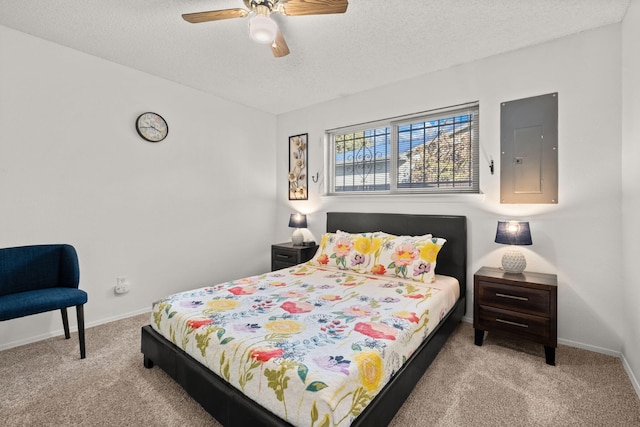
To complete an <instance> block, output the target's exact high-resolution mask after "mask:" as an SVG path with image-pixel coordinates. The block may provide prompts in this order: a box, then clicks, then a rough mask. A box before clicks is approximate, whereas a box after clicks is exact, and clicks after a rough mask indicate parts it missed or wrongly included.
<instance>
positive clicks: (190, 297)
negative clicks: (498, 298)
mask: <svg viewBox="0 0 640 427" xmlns="http://www.w3.org/2000/svg"><path fill="white" fill-rule="evenodd" d="M458 295H459V286H458V282H457V280H456V279H454V278H451V277H446V276H438V275H436V281H435V282H434V283H429V284H423V283H416V282H415V281H410V280H399V279H397V278H390V277H380V276H372V275H364V274H358V273H354V272H352V271H341V270H338V269H335V270H334V269H330V268H323V267H315V266H312V265H309V264H301V265H298V266H296V267H293V268H289V269H284V270H279V271H275V272H271V273H268V274H263V275H261V276H254V277H249V278H245V279H241V280H234V281H232V282H228V283H223V284H219V285H216V286H212V287H205V288H201V289H196V290H192V291H188V292H183V293H179V294H175V295H172V296H170V297H168V298H165V299H163V300H161V301H158V302H156V303H154V304H153V310H152V326H153V328H154V329H156V330H157V331H158V332H160V333H161V334H162V335H163V336H165V337H166V338H167V339H169V340H170V341H172V342H173V343H174V344H176V345H177V346H178V347H180V348H182V349H183V350H184V351H185V352H187V353H188V354H190V355H191V356H192V357H194V358H195V359H196V360H198V361H199V362H200V363H202V364H203V365H205V366H207V367H208V368H209V369H210V370H211V371H213V372H215V373H216V374H217V375H219V376H220V377H222V378H224V379H225V380H226V381H227V382H229V383H230V384H232V385H233V386H234V387H236V388H238V389H239V390H241V391H242V392H243V393H244V394H245V395H247V396H248V397H250V398H251V399H253V400H254V401H256V402H258V403H259V404H260V405H262V406H263V407H265V408H267V409H269V410H270V411H271V412H273V413H274V414H276V415H278V416H279V417H281V418H283V419H285V420H287V421H288V422H290V423H291V424H293V425H296V426H322V427H328V426H348V425H349V424H351V421H352V420H353V419H354V418H355V417H357V416H358V415H359V414H360V413H361V412H362V410H363V409H364V408H365V407H366V406H367V404H368V403H369V402H370V401H371V399H373V397H374V396H375V395H376V394H377V393H378V391H379V390H380V389H381V388H382V387H383V386H384V385H385V384H386V383H387V382H388V381H389V379H390V378H391V377H392V376H393V375H394V374H395V373H396V372H397V371H398V369H399V368H400V367H401V366H402V364H403V363H404V362H405V361H406V360H407V358H408V357H409V356H410V355H411V354H412V353H413V351H414V350H415V349H416V348H417V347H418V345H419V344H420V342H421V341H422V340H423V339H424V338H425V337H426V336H427V335H428V334H429V333H430V332H431V331H432V330H433V329H434V327H435V326H436V325H437V324H438V322H439V321H440V319H442V318H443V317H444V315H445V314H446V313H447V312H448V311H449V310H450V309H451V308H452V307H453V305H454V304H455V301H456V300H457V299H458Z"/></svg>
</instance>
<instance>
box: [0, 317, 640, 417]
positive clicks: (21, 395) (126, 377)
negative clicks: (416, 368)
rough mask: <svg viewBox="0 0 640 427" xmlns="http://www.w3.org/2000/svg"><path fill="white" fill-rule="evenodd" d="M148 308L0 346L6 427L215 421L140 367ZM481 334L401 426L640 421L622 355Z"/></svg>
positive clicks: (160, 376) (428, 381)
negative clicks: (82, 344)
mask: <svg viewBox="0 0 640 427" xmlns="http://www.w3.org/2000/svg"><path fill="white" fill-rule="evenodd" d="M148 317H149V316H148V315H141V316H136V317H132V318H129V319H125V320H120V321H117V322H113V323H110V324H107V325H102V326H97V327H94V328H90V329H88V330H87V359H85V360H80V359H79V352H78V344H77V335H76V334H72V337H71V340H65V339H64V338H63V337H57V338H52V339H48V340H45V341H40V342H37V343H33V344H29V345H26V346H22V347H18V348H13V349H9V350H5V351H2V352H0V424H1V425H3V426H67V425H75V426H219V424H218V423H217V422H216V421H215V420H214V419H213V418H211V417H210V416H209V415H208V414H207V413H206V412H205V411H204V410H203V409H202V408H201V407H200V406H199V405H198V404H197V403H195V402H194V401H193V400H192V399H191V398H190V397H189V396H188V395H186V393H184V392H183V391H182V389H181V388H180V387H179V386H177V385H176V384H175V383H174V382H173V380H172V379H171V378H169V377H168V376H167V375H165V374H164V373H163V372H162V371H161V370H160V369H159V368H157V367H156V368H153V369H151V370H147V369H144V367H143V366H142V354H141V353H140V328H141V327H142V326H143V325H145V324H147V323H148ZM556 359H557V366H555V367H553V366H548V365H546V364H545V363H544V351H543V349H542V347H540V346H537V345H533V344H526V343H522V342H517V341H514V340H510V339H508V338H506V337H502V336H497V335H491V334H489V335H487V337H486V338H485V344H484V345H483V346H482V347H476V346H474V345H473V329H472V327H471V325H469V324H466V323H462V324H460V326H459V327H458V329H457V330H456V332H455V333H454V335H453V336H452V338H451V339H450V340H449V341H448V343H447V345H446V346H445V348H444V349H443V350H442V352H441V353H440V355H439V356H438V357H437V359H436V360H435V361H434V363H433V364H432V365H431V367H430V368H429V370H428V371H427V373H426V374H425V375H424V376H423V378H422V379H421V380H420V382H419V383H418V385H417V387H416V389H415V390H414V391H413V393H412V395H411V396H410V398H409V399H408V400H407V402H405V404H404V406H403V407H402V408H401V409H400V411H399V412H398V414H397V415H396V417H395V418H394V420H393V422H392V424H391V425H392V426H394V427H400V426H402V427H407V426H640V399H638V396H637V395H636V393H635V391H634V389H633V387H632V385H631V383H630V381H629V378H628V377H627V375H626V373H625V371H624V369H623V367H622V365H621V362H620V360H619V359H617V358H615V357H611V356H605V355H601V354H597V353H592V352H588V351H585V350H579V349H575V348H571V347H565V346H560V347H559V348H558V350H557V357H556Z"/></svg>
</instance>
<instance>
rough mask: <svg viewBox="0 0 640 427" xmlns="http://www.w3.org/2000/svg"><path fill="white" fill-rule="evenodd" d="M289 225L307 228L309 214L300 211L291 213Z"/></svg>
mask: <svg viewBox="0 0 640 427" xmlns="http://www.w3.org/2000/svg"><path fill="white" fill-rule="evenodd" d="M289 227H291V228H307V216H306V215H303V214H299V213H296V214H291V216H290V217H289Z"/></svg>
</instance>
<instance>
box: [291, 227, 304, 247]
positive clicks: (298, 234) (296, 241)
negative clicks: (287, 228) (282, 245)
mask: <svg viewBox="0 0 640 427" xmlns="http://www.w3.org/2000/svg"><path fill="white" fill-rule="evenodd" d="M291 243H293V246H302V244H303V243H304V234H302V231H300V229H299V228H296V230H295V231H294V232H293V234H292V235H291Z"/></svg>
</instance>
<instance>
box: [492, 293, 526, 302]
mask: <svg viewBox="0 0 640 427" xmlns="http://www.w3.org/2000/svg"><path fill="white" fill-rule="evenodd" d="M496 296H497V297H502V298H509V299H517V300H518V301H529V298H527V297H517V296H515V295H507V294H501V293H499V292H496Z"/></svg>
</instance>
